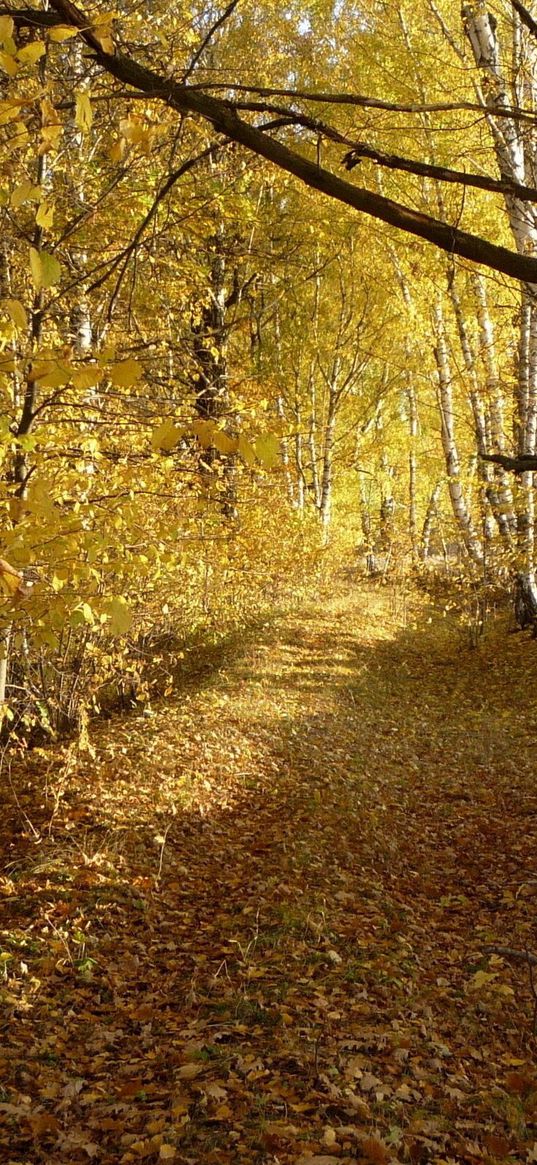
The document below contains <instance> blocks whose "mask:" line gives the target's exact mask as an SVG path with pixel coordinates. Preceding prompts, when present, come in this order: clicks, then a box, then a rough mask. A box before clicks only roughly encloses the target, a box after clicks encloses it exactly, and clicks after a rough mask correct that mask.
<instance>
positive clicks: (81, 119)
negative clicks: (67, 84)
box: [75, 89, 93, 133]
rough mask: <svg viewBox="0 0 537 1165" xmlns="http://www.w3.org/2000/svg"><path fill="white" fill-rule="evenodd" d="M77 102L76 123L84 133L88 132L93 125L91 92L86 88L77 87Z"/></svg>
mask: <svg viewBox="0 0 537 1165" xmlns="http://www.w3.org/2000/svg"><path fill="white" fill-rule="evenodd" d="M75 104H76V108H75V125H77V126H78V129H80V130H81V131H82V133H87V131H88V130H90V129H91V127H92V125H93V111H92V108H91V101H90V96H89V93H87V92H86V90H84V89H77V92H76V96H75Z"/></svg>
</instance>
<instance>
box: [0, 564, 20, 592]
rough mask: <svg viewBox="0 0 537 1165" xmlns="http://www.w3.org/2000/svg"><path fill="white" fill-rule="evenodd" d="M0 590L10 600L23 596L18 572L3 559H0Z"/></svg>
mask: <svg viewBox="0 0 537 1165" xmlns="http://www.w3.org/2000/svg"><path fill="white" fill-rule="evenodd" d="M0 590H2V591H4V593H5V594H6V595H9V597H10V598H14V597H15V595H23V594H24V582H23V578H22V574H21V572H20V570H15V567H14V566H11V563H9V562H6V560H5V558H0Z"/></svg>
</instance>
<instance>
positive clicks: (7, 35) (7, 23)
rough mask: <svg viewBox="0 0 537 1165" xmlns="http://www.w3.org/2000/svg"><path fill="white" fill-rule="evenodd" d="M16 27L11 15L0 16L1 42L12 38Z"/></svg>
mask: <svg viewBox="0 0 537 1165" xmlns="http://www.w3.org/2000/svg"><path fill="white" fill-rule="evenodd" d="M14 28H15V25H14V23H13V20H12V19H11V16H0V44H2V45H3V44H5V43H6V41H7V40H11V39H12V37H13V30H14Z"/></svg>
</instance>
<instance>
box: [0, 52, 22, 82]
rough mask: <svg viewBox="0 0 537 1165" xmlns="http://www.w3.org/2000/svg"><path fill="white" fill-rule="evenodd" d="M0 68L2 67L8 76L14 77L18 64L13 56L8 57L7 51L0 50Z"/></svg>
mask: <svg viewBox="0 0 537 1165" xmlns="http://www.w3.org/2000/svg"><path fill="white" fill-rule="evenodd" d="M0 69H3V70H4V73H7V75H8V77H16V75H17V73H18V71H19V66H18V64H17V62H16V60H15V58H14V57H10V55H9V53H3V52H0Z"/></svg>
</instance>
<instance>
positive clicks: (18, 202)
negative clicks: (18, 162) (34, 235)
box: [9, 182, 41, 210]
mask: <svg viewBox="0 0 537 1165" xmlns="http://www.w3.org/2000/svg"><path fill="white" fill-rule="evenodd" d="M40 197H41V187H40V186H34V185H33V182H21V184H20V186H16V187H15V189H14V190H13V191H12V193H11V198H10V200H9V201H10V203H11V205H12V207H13V208H14V210H17V208H18V207H19V206H22V205H23V203H25V202H35V200H36V198H40Z"/></svg>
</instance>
